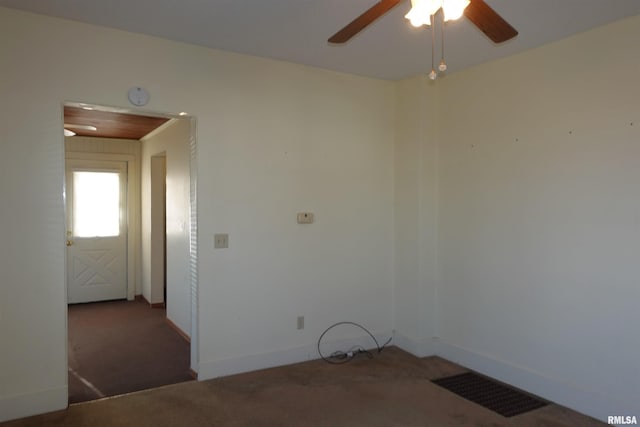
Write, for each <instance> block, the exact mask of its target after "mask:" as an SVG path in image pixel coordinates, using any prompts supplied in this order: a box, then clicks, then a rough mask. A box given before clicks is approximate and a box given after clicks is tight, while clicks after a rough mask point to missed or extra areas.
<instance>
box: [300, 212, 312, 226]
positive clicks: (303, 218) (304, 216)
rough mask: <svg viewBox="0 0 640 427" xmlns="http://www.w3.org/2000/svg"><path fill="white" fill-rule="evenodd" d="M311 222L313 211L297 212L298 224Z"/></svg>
mask: <svg viewBox="0 0 640 427" xmlns="http://www.w3.org/2000/svg"><path fill="white" fill-rule="evenodd" d="M311 223H313V213H311V212H300V213H298V224H311Z"/></svg>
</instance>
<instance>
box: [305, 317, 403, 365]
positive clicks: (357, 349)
mask: <svg viewBox="0 0 640 427" xmlns="http://www.w3.org/2000/svg"><path fill="white" fill-rule="evenodd" d="M340 325H353V326H357V327H358V328H360V329H362V330H363V331H365V332H366V333H367V334H369V336H370V337H371V339H372V340H373V342H374V343H376V348H377V349H378V353H380V352H382V350H384V348H385V346H386V345H387V344H389V343H390V342H391V340H392V339H393V337H390V338H389V339H388V340H387V342H385V343H384V344H382V346H381V345H380V344H379V343H378V340H377V339H376V337H374V336H373V334H372V333H371V332H369V330H368V329H367V328H365V327H364V326H362V325H360V324H358V323H355V322H338V323H334V324H333V325H331V326H329V327H328V328H327V329H325V331H324V332H323V333H322V334H321V335H320V338H318V354H319V355H320V357H321V358H322V360H324V361H325V362H327V363H331V364H333V365H340V364H342V363H347V362H351V361H352V360H353V359H354V358H355V357H356V356H357V355H359V354H365V355H367V356H368V357H369V358H372V357H373V355H372V354H371V352H369V351H368V350H366V349H364V348H363V347H362V346H353V347H351V348H350V349H349V350H347V351H346V352H345V351H340V350H338V351H334V352H333V353H331V355H330V356H329V357H325V356H324V355H323V354H322V351H320V344H321V342H322V338H323V337H324V336H325V334H326V333H327V332H329V331H330V330H331V329H333V328H335V327H336V326H340Z"/></svg>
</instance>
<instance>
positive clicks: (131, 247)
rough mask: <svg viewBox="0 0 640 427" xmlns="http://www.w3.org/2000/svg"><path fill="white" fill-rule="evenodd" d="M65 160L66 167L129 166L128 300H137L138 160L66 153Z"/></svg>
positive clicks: (121, 155)
mask: <svg viewBox="0 0 640 427" xmlns="http://www.w3.org/2000/svg"><path fill="white" fill-rule="evenodd" d="M64 160H65V167H66V163H67V160H80V161H82V160H86V161H120V162H125V163H126V164H127V217H126V222H127V255H126V258H127V300H129V301H131V300H133V299H135V292H136V286H137V284H138V283H139V282H140V277H139V276H140V275H139V274H138V271H137V270H139V269H138V267H137V264H138V260H137V258H138V256H137V253H138V250H137V248H139V247H140V227H139V223H140V203H139V192H140V190H139V189H140V171H139V170H138V167H137V165H136V158H135V156H134V155H132V154H111V153H83V152H69V153H66V152H65V158H64ZM65 169H66V168H65ZM65 174H66V170H65ZM67 274H68V272H67Z"/></svg>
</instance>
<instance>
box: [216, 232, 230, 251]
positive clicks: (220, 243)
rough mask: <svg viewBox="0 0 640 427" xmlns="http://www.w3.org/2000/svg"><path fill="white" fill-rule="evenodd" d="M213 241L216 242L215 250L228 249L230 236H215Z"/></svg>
mask: <svg viewBox="0 0 640 427" xmlns="http://www.w3.org/2000/svg"><path fill="white" fill-rule="evenodd" d="M213 240H214V243H213V247H214V248H215V249H226V248H228V247H229V235H228V234H214V235H213Z"/></svg>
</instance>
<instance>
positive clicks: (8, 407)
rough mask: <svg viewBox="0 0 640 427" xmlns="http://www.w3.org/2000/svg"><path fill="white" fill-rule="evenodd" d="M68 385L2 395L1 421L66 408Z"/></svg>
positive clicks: (0, 401) (0, 406)
mask: <svg viewBox="0 0 640 427" xmlns="http://www.w3.org/2000/svg"><path fill="white" fill-rule="evenodd" d="M68 404H69V389H68V387H66V386H65V387H59V388H52V389H50V390H43V391H39V392H35V393H25V394H20V395H15V396H2V397H0V423H2V422H5V421H9V420H15V419H18V418H24V417H30V416H32V415H38V414H43V413H46V412H54V411H60V410H63V409H66V408H67V406H68Z"/></svg>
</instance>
